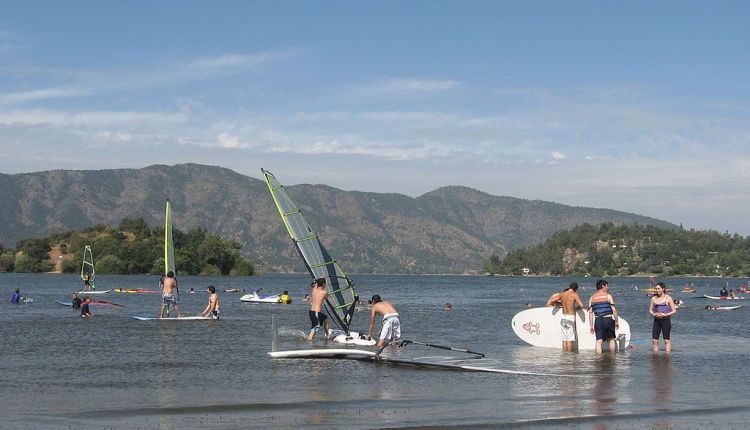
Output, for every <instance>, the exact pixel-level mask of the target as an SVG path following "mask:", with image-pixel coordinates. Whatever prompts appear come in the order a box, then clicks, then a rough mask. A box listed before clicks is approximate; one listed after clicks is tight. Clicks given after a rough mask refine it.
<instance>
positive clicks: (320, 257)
mask: <svg viewBox="0 0 750 430" xmlns="http://www.w3.org/2000/svg"><path fill="white" fill-rule="evenodd" d="M261 172H262V173H263V176H264V177H265V180H266V184H267V185H268V190H269V191H270V192H271V196H272V197H273V201H274V203H276V209H278V211H279V215H281V219H282V220H283V221H284V226H286V230H287V232H288V233H289V236H290V237H291V238H292V241H293V242H294V246H295V247H296V248H297V251H298V252H299V255H300V256H301V257H302V261H304V262H305V265H306V266H307V270H308V271H309V272H310V275H312V277H313V279H317V278H325V280H326V286H327V288H328V299H327V300H326V303H325V309H326V312H327V313H328V314H329V315H330V316H331V318H332V319H333V320H334V321H336V323H337V324H338V325H339V326H340V327H341V329H343V330H344V331H345V332H349V325H350V324H351V320H352V315H353V314H354V307H355V306H356V294H355V292H354V286H353V283H352V281H351V279H349V277H348V276H347V275H346V273H344V271H343V270H342V269H341V267H339V265H338V264H337V263H336V260H334V259H333V257H331V255H330V254H329V253H328V251H327V250H326V249H325V247H324V246H323V244H322V243H321V242H320V240H319V239H318V235H317V234H316V233H315V232H314V231H313V229H312V228H311V227H310V225H309V224H308V223H307V220H305V217H303V216H302V213H301V212H300V210H299V209H298V208H297V206H296V205H295V204H294V202H293V201H292V200H291V199H290V198H289V195H288V194H287V193H286V191H285V190H284V186H283V185H281V184H280V183H279V181H277V180H276V177H274V176H273V174H271V172H269V171H267V170H264V169H261Z"/></svg>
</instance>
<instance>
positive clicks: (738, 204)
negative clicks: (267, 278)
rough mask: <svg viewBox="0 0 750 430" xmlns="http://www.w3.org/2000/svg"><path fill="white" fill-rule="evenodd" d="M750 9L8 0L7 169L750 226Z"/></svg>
mask: <svg viewBox="0 0 750 430" xmlns="http://www.w3.org/2000/svg"><path fill="white" fill-rule="evenodd" d="M748 22H750V2H731V1H722V2H718V3H716V2H692V1H688V2H685V1H680V2H669V1H666V2H652V1H646V2H637V1H636V2H593V1H592V2H581V1H576V2H547V1H545V2H534V1H530V2H509V1H508V2H505V1H472V2H459V1H453V2H447V1H408V2H397V1H386V2H350V1H346V2H334V1H325V2H324V1H314V2H299V1H293V2H285V1H274V2H250V1H238V2H228V1H225V2H206V1H200V2H198V1H179V2H150V1H133V2H115V1H98V2H95V1H85V2H82V1H81V2H79V1H65V2H57V1H55V2H52V1H51V2H40V1H24V2H19V1H6V0H0V145H1V146H0V148H1V149H2V150H1V151H0V172H2V173H21V172H33V171H39V170H49V169H110V168H138V167H144V166H147V165H151V164H176V163H186V162H194V163H203V164H211V165H219V166H224V167H227V168H230V169H233V170H235V171H238V172H240V173H243V174H246V175H249V176H253V177H256V178H260V171H259V170H260V168H261V167H264V168H266V169H268V170H270V171H271V172H273V173H274V174H275V175H276V177H277V178H279V180H280V181H281V182H282V183H284V184H288V185H291V184H296V183H323V184H328V185H331V186H335V187H338V188H342V189H345V190H360V191H373V192H397V193H403V194H407V195H410V196H418V195H420V194H422V193H425V192H428V191H431V190H433V189H435V188H438V187H441V186H445V185H465V186H469V187H472V188H475V189H479V190H482V191H485V192H487V193H490V194H494V195H509V196H514V197H521V198H527V199H541V200H549V201H554V202H559V203H564V204H570V205H577V206H590V207H603V208H612V209H617V210H624V211H628V212H634V213H639V214H643V215H649V216H653V217H657V218H660V219H665V220H668V221H671V222H674V223H683V224H684V225H685V227H688V228H698V229H716V230H719V231H725V230H727V231H729V232H732V233H734V232H737V233H740V234H742V235H748V234H750V217H748V216H747V214H748V213H749V212H750V199H748V197H747V191H748V190H749V189H750V186H749V185H750V121H749V119H750V115H749V114H750V85H749V82H750V79H748V76H750V70H749V69H750V67H749V66H750V49H749V48H750V25H748Z"/></svg>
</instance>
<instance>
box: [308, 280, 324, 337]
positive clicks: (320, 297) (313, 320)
mask: <svg viewBox="0 0 750 430" xmlns="http://www.w3.org/2000/svg"><path fill="white" fill-rule="evenodd" d="M310 288H312V292H311V295H310V312H309V313H308V314H309V316H310V324H311V325H310V334H309V335H307V340H313V339H315V334H316V333H317V332H318V331H319V330H320V329H321V328H322V329H323V334H324V335H325V338H326V339H328V316H327V315H326V314H324V313H323V302H324V301H325V300H326V297H328V290H326V278H318V279H316V280H314V281H313V282H312V284H310Z"/></svg>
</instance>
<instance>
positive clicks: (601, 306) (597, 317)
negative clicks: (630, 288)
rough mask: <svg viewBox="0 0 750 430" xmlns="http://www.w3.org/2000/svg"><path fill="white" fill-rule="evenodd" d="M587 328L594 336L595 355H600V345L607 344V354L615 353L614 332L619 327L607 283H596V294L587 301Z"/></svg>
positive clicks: (600, 281)
mask: <svg viewBox="0 0 750 430" xmlns="http://www.w3.org/2000/svg"><path fill="white" fill-rule="evenodd" d="M589 326H590V329H591V333H594V334H595V335H596V353H597V354H601V353H602V343H603V342H604V341H605V340H606V341H607V342H608V343H609V352H612V353H614V352H615V351H617V344H616V343H615V338H616V334H615V330H616V329H617V328H618V327H619V326H620V321H619V313H618V312H617V307H615V300H614V299H613V298H612V295H610V294H609V282H607V281H605V280H604V279H600V280H598V281H596V292H595V293H594V294H593V295H592V296H591V298H590V299H589Z"/></svg>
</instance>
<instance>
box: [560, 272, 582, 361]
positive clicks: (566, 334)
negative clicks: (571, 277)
mask: <svg viewBox="0 0 750 430" xmlns="http://www.w3.org/2000/svg"><path fill="white" fill-rule="evenodd" d="M560 304H561V306H562V311H563V314H562V319H561V320H560V329H561V331H562V348H563V351H573V346H574V344H573V342H575V340H576V310H577V309H576V306H577V307H578V309H583V308H584V306H583V302H582V301H581V297H580V296H579V295H578V284H577V283H576V282H572V283H571V284H570V286H569V287H568V288H566V289H565V290H564V291H563V292H561V293H560Z"/></svg>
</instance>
